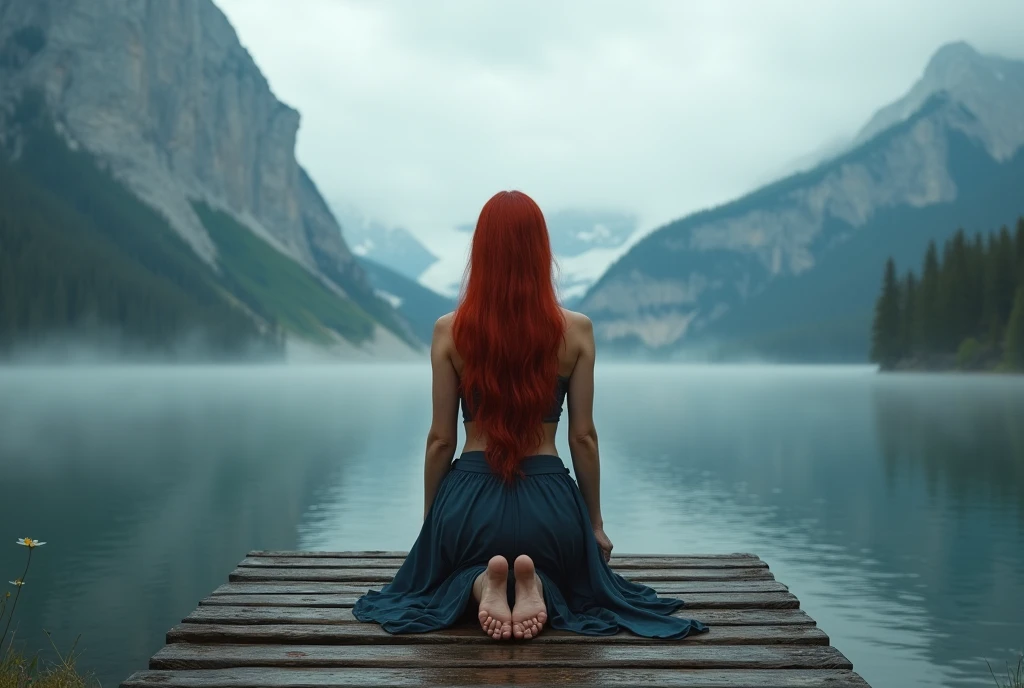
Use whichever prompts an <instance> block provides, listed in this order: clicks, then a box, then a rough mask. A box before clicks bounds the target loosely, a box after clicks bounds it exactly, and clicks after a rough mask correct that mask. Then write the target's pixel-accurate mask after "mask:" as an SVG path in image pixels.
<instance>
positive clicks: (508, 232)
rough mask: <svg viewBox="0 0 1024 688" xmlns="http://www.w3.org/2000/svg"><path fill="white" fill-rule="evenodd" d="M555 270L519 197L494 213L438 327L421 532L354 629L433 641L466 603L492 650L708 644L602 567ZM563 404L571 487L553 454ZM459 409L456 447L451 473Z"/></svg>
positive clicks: (590, 467)
mask: <svg viewBox="0 0 1024 688" xmlns="http://www.w3.org/2000/svg"><path fill="white" fill-rule="evenodd" d="M552 267H553V261H552V255H551V246H550V241H549V238H548V232H547V227H546V225H545V223H544V216H543V214H542V213H541V211H540V208H538V207H537V204H536V203H534V202H533V200H531V199H530V198H529V197H528V196H526V195H525V194H522V193H519V192H516V191H511V192H501V193H499V194H497V195H496V196H494V197H493V198H491V199H490V200H489V201H488V202H487V204H486V205H485V206H484V208H483V210H482V211H481V213H480V218H479V220H478V222H477V225H476V230H475V232H474V234H473V247H472V251H471V256H470V264H469V267H468V277H467V282H466V285H465V289H464V294H463V298H462V300H461V302H460V303H459V306H458V308H457V309H456V311H455V312H454V313H453V314H448V315H446V316H444V317H442V318H441V319H439V320H438V321H437V324H436V326H435V328H434V337H433V342H432V344H431V349H430V358H431V366H432V369H433V409H434V410H433V422H432V425H431V429H430V433H429V435H428V438H427V457H426V470H425V475H424V487H425V489H424V497H425V518H424V522H423V527H422V529H421V530H420V534H419V537H418V538H417V540H416V543H415V544H414V545H413V547H412V550H411V551H410V552H409V556H408V557H407V558H406V560H405V563H403V564H402V567H401V568H400V569H399V570H398V573H397V575H396V576H395V578H394V580H393V581H392V582H391V583H390V584H389V585H387V586H385V587H384V589H383V590H381V591H380V592H369V593H367V594H366V595H365V596H363V597H361V598H360V599H359V600H358V601H357V602H356V605H355V609H354V612H355V616H356V618H357V619H359V620H360V621H373V622H377V623H379V624H381V625H382V626H383V628H384V629H385V630H387V631H389V632H391V633H419V632H424V631H432V630H436V629H440V628H446V627H448V626H451V625H453V624H454V623H455V622H456V621H458V619H459V618H460V617H462V615H463V614H464V613H465V612H466V611H467V607H469V605H470V599H471V598H472V600H474V601H475V604H474V605H473V606H472V607H470V609H472V611H474V612H476V616H477V619H479V623H480V627H481V628H482V630H483V632H484V633H486V634H487V635H488V636H490V637H491V638H493V639H495V640H508V639H510V638H519V639H530V638H535V637H536V636H537V634H539V633H540V632H541V631H542V630H543V628H544V627H545V626H551V627H552V628H558V629H565V630H569V631H576V632H578V633H584V634H588V635H611V634H614V633H616V632H618V631H619V630H630V631H632V632H633V633H636V634H639V635H642V636H647V637H652V638H673V639H678V638H683V637H685V636H686V635H688V634H689V633H691V632H699V631H704V630H707V629H706V627H705V626H704V625H703V624H701V623H700V622H697V621H692V620H689V619H682V618H677V617H675V616H672V613H673V612H675V611H676V610H677V609H679V608H680V607H681V606H682V604H683V603H682V601H680V600H675V599H667V598H663V599H659V598H658V596H657V594H656V593H655V592H654V591H653V590H652V589H650V588H648V587H646V586H643V585H638V584H635V583H630V582H629V581H627V580H625V579H623V578H622V577H621V576H618V575H617V574H615V573H614V572H612V570H611V569H610V568H609V567H608V560H609V558H610V556H611V551H612V543H611V540H609V539H608V536H607V535H606V534H605V532H604V523H603V521H602V518H601V499H600V482H599V481H600V471H599V463H598V452H597V431H596V430H595V428H594V421H593V418H592V408H593V399H594V334H593V330H592V327H591V323H590V320H589V319H587V317H586V316H583V315H581V314H579V313H574V312H572V311H568V310H564V309H562V308H560V307H559V305H558V301H557V299H556V297H555V289H554V285H553V282H552ZM566 395H568V422H569V449H570V453H571V455H572V463H573V467H574V468H575V473H576V477H577V479H578V481H579V485H578V486H577V483H576V482H575V481H574V480H573V479H572V477H571V476H570V475H569V471H568V469H567V468H566V467H565V465H564V464H563V463H562V460H561V459H560V458H559V457H558V452H557V449H556V448H555V428H556V427H557V424H558V421H559V419H560V418H561V415H562V404H563V401H564V399H565V397H566ZM460 402H461V407H462V420H463V422H464V423H465V428H466V444H465V447H464V448H463V451H462V454H461V455H460V456H459V458H458V459H456V460H455V461H454V462H453V461H452V457H453V456H454V452H455V443H456V441H457V437H458V433H457V422H458V411H459V406H460ZM510 568H511V571H510ZM510 573H511V575H510Z"/></svg>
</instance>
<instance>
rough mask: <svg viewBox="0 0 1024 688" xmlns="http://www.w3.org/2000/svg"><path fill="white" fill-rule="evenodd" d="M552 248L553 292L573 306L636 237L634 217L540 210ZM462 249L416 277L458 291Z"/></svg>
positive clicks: (463, 229)
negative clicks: (554, 266) (555, 288)
mask: <svg viewBox="0 0 1024 688" xmlns="http://www.w3.org/2000/svg"><path fill="white" fill-rule="evenodd" d="M544 220H545V222H546V223H547V226H548V235H549V236H550V237H551V250H552V252H553V253H554V254H555V260H556V261H557V262H558V293H559V296H560V297H561V299H562V302H563V303H564V304H565V305H566V306H567V307H569V308H574V307H575V306H576V304H578V302H579V300H580V298H581V297H582V296H583V295H584V293H586V291H587V289H588V288H589V287H590V286H591V285H592V284H594V282H596V281H597V280H598V278H600V277H601V275H602V274H604V272H605V270H607V269H608V266H609V265H611V264H612V263H613V262H614V261H615V260H616V259H617V258H619V257H620V256H621V255H622V254H623V253H625V252H626V251H627V250H628V248H629V246H630V243H631V242H632V241H635V240H636V238H637V218H636V216H635V215H633V214H631V213H625V212H619V211H613V210H593V209H591V210H585V209H571V208H570V209H562V210H555V211H552V212H550V213H545V216H544ZM474 228H475V226H474V225H473V224H463V225H459V226H458V227H456V230H457V231H458V232H460V233H463V234H466V235H472V233H473V230H474ZM467 255H468V246H467V250H466V251H465V252H464V253H460V254H459V255H458V256H457V257H452V258H449V259H447V260H443V261H440V262H439V263H437V264H435V265H434V266H432V267H431V269H430V270H429V271H428V272H427V273H426V274H424V275H422V276H421V278H420V281H421V282H422V283H423V284H425V285H426V286H428V287H430V288H433V289H435V290H438V291H442V292H445V293H448V294H452V295H454V294H455V293H457V291H458V288H459V284H460V280H461V278H462V271H463V269H464V268H465V257H466V256H467Z"/></svg>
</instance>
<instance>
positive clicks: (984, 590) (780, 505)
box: [0, 365, 1024, 688]
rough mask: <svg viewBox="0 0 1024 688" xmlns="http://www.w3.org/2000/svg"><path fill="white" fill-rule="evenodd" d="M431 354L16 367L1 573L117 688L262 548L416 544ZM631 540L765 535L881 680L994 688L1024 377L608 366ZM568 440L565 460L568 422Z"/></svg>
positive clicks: (666, 545)
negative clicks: (333, 360) (25, 541)
mask: <svg viewBox="0 0 1024 688" xmlns="http://www.w3.org/2000/svg"><path fill="white" fill-rule="evenodd" d="M429 382H430V380H429V370H428V367H427V366H425V365H402V366H363V367H355V366H338V367H316V368H292V367H281V368H262V369H258V368H230V369H225V368H187V369H180V368H178V369H158V368H129V369H114V368H106V369H104V368H93V369H51V370H43V369H34V370H33V369H22V370H0V481H2V484H0V487H2V492H0V575H2V576H3V580H5V581H6V580H7V579H9V578H14V577H15V576H16V575H19V573H20V567H21V565H22V556H23V555H24V553H25V550H23V549H22V548H19V547H16V546H15V545H14V540H15V539H16V538H17V537H21V536H26V535H28V536H32V537H37V538H42V539H45V540H48V541H49V544H48V545H46V547H44V548H42V549H40V550H37V556H36V560H35V562H34V564H33V570H32V571H31V573H30V578H29V584H28V585H27V586H26V587H25V595H24V597H23V603H22V607H21V610H20V613H19V618H20V627H21V631H20V632H21V634H22V636H23V637H25V638H27V640H28V642H29V643H30V644H31V645H32V646H33V647H42V646H44V644H45V643H46V641H45V638H44V637H43V636H42V635H41V633H39V629H47V630H49V631H51V632H52V633H53V638H54V641H55V643H56V644H57V646H58V647H60V648H62V649H66V648H68V647H70V646H71V644H72V643H73V642H74V639H75V637H76V636H78V635H81V640H80V642H79V646H78V647H79V650H81V651H82V652H83V658H82V663H83V664H84V665H85V666H87V667H88V668H90V669H93V670H95V671H96V672H97V673H98V675H99V677H100V678H101V679H102V681H103V683H104V685H107V686H114V685H116V684H117V683H118V682H119V681H120V680H121V679H123V678H124V677H125V676H127V675H128V674H129V673H131V672H132V671H134V670H137V669H143V668H145V666H146V661H147V659H148V657H149V656H150V655H151V654H153V653H154V652H155V651H156V650H157V649H158V648H159V647H160V646H161V645H162V644H163V639H164V634H165V632H166V631H167V629H168V628H170V627H171V626H172V625H174V624H175V623H177V622H178V621H180V619H181V618H182V617H184V616H185V615H186V614H188V613H189V612H190V611H191V610H192V609H193V608H194V607H195V606H196V603H197V602H198V600H199V599H200V598H202V597H203V596H205V595H206V594H208V593H209V592H210V591H212V590H213V588H214V587H216V586H217V585H219V584H220V583H222V582H224V581H225V580H226V578H227V575H228V572H229V571H230V570H231V569H232V568H233V567H234V565H235V564H236V563H237V562H238V561H239V560H240V559H241V558H242V557H243V556H244V554H245V552H246V551H247V550H250V549H292V548H310V549H407V548H408V547H409V545H410V543H411V542H412V540H413V539H414V537H415V535H416V532H417V528H418V524H419V521H420V517H421V514H422V512H421V509H422V506H421V500H422V496H421V479H422V478H421V476H422V473H421V466H422V460H423V455H422V451H423V445H424V438H425V435H426V431H427V427H428V424H429V414H430V409H429V406H428V400H429ZM598 385H599V387H598V394H597V401H596V410H595V413H596V418H597V423H598V429H599V433H600V437H601V450H602V464H603V473H604V486H605V487H604V513H605V518H606V522H607V529H608V533H609V535H610V536H611V538H612V539H613V541H614V542H615V544H616V548H617V549H618V550H619V551H621V552H659V553H670V552H732V551H752V552H756V553H758V554H760V555H761V556H762V557H763V558H764V559H765V560H767V561H768V562H769V564H770V566H771V567H772V569H773V570H774V572H775V574H776V576H777V577H778V578H779V579H780V580H782V581H783V582H785V583H787V584H788V585H789V586H790V587H791V589H792V591H793V592H794V593H795V594H796V595H797V596H798V597H799V598H800V600H801V601H802V603H803V606H804V608H805V609H806V610H807V612H808V613H810V614H811V616H813V617H814V618H815V619H817V621H818V622H819V624H820V625H821V626H822V628H824V629H825V631H826V632H828V633H829V634H830V635H831V637H832V640H833V643H834V644H835V645H836V646H837V647H839V648H840V649H841V650H842V651H843V652H844V653H845V654H846V655H847V656H848V657H850V659H852V660H853V662H854V665H855V666H856V667H857V669H858V670H859V671H860V672H861V673H862V674H863V675H864V677H865V678H866V679H867V680H868V681H869V682H870V683H871V684H872V685H873V686H875V687H876V688H880V687H885V686H900V687H905V686H929V687H930V688H934V687H935V686H961V685H964V686H966V685H991V679H989V678H987V677H988V668H987V667H986V665H985V660H986V659H990V660H993V661H994V662H998V664H999V666H1003V663H1004V662H1005V661H1006V660H1008V659H1010V658H1011V657H1012V655H1013V652H1014V651H1015V650H1018V649H1020V648H1021V647H1022V646H1024V614H1022V610H1024V379H1021V378H1014V379H1011V378H995V377H962V376H936V377H924V376H896V377H880V376H877V375H875V374H873V373H872V372H871V371H869V370H867V369H857V368H742V367H741V368H695V367H655V366H644V367H640V366H605V367H599V372H598ZM562 432H563V435H562V437H561V440H560V445H559V446H560V447H562V448H563V451H562V454H563V456H565V457H568V451H567V450H565V449H564V448H565V446H566V443H565V437H564V427H563V428H562Z"/></svg>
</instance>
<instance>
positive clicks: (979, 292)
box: [871, 217, 1024, 371]
mask: <svg viewBox="0 0 1024 688" xmlns="http://www.w3.org/2000/svg"><path fill="white" fill-rule="evenodd" d="M871 360H872V361H873V362H875V363H878V364H879V365H880V366H881V367H882V369H883V370H888V369H893V368H932V369H935V368H954V367H955V368H963V369H971V370H981V369H1000V370H1017V371H1024V217H1022V218H1020V219H1018V220H1017V226H1016V232H1011V231H1010V228H1009V227H1006V226H1004V227H1002V228H1001V229H1000V230H999V231H998V232H994V233H991V234H989V235H988V236H983V235H982V234H980V233H978V234H975V235H974V236H972V237H969V236H968V235H967V234H966V233H965V232H964V231H963V230H962V229H961V230H959V231H958V232H957V233H956V234H955V235H953V237H952V238H950V239H949V240H947V241H946V242H945V245H944V246H943V249H942V256H941V258H940V256H939V251H938V247H937V246H936V244H935V242H934V241H932V242H931V243H930V244H929V246H928V249H927V251H926V253H925V256H924V262H923V265H922V268H921V273H920V277H918V275H917V274H915V273H914V272H913V271H909V272H907V273H906V274H905V275H903V276H902V277H901V276H900V275H899V272H898V271H897V267H896V264H895V262H894V261H893V260H892V259H891V258H890V259H889V261H888V262H887V263H886V266H885V274H884V276H883V279H882V291H881V294H880V295H879V297H878V300H877V302H876V304H875V318H874V325H873V328H872V333H871Z"/></svg>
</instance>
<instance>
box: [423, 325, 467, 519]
mask: <svg viewBox="0 0 1024 688" xmlns="http://www.w3.org/2000/svg"><path fill="white" fill-rule="evenodd" d="M450 328H451V314H449V315H445V316H442V317H440V318H439V319H438V321H437V322H436V323H435V324H434V336H433V339H432V341H431V342H430V368H431V371H432V378H433V383H432V391H431V397H432V399H433V402H432V403H433V418H432V420H431V423H430V432H429V433H427V456H426V460H425V461H424V467H423V518H424V519H425V518H426V517H427V512H429V511H430V506H431V505H432V504H433V503H434V497H435V496H436V495H437V489H438V488H439V487H440V486H441V481H442V480H443V479H444V477H445V475H447V474H448V470H449V469H450V468H451V463H452V457H453V456H455V443H456V442H458V439H459V434H458V420H459V419H458V414H459V376H458V373H456V372H455V366H454V365H452V360H451V356H450V355H449V351H450V347H449V343H450V341H451V336H450V334H449V333H450Z"/></svg>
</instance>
